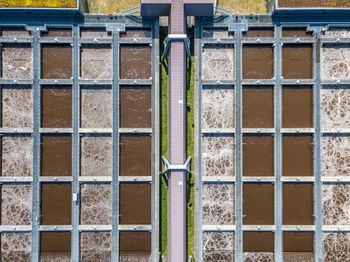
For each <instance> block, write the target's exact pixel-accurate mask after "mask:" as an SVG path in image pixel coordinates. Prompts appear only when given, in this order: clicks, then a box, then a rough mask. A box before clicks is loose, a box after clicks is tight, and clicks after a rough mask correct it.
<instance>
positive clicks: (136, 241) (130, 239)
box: [119, 232, 151, 262]
mask: <svg viewBox="0 0 350 262" xmlns="http://www.w3.org/2000/svg"><path fill="white" fill-rule="evenodd" d="M119 250H120V256H119V260H120V261H125V262H150V261H151V233H150V232H120V233H119Z"/></svg>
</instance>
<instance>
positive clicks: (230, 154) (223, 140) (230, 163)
mask: <svg viewBox="0 0 350 262" xmlns="http://www.w3.org/2000/svg"><path fill="white" fill-rule="evenodd" d="M234 168H235V167H234V137H232V136H226V137H224V136H218V137H216V136H204V137H203V138H202V169H203V176H234V171H235V170H234Z"/></svg>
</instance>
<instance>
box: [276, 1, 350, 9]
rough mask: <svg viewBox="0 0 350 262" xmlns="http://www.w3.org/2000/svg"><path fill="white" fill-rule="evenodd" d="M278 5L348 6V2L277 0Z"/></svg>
mask: <svg viewBox="0 0 350 262" xmlns="http://www.w3.org/2000/svg"><path fill="white" fill-rule="evenodd" d="M278 7H296V8H302V7H318V8H326V7H350V3H349V2H347V1H344V0H306V1H305V0H279V1H278Z"/></svg>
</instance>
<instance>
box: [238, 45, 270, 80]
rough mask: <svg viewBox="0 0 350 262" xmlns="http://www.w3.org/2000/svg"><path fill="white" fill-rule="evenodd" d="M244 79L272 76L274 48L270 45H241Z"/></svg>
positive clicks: (268, 77)
mask: <svg viewBox="0 0 350 262" xmlns="http://www.w3.org/2000/svg"><path fill="white" fill-rule="evenodd" d="M242 59H243V60H242V76H243V78H244V79H271V78H273V76H274V49H273V47H272V46H271V45H243V49H242Z"/></svg>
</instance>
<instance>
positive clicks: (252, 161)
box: [243, 136, 274, 177]
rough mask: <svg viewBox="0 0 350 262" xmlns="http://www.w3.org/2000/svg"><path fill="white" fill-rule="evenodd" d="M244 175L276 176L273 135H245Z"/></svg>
mask: <svg viewBox="0 0 350 262" xmlns="http://www.w3.org/2000/svg"><path fill="white" fill-rule="evenodd" d="M243 176H258V177H260V176H274V140H273V137H272V136H243Z"/></svg>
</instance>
